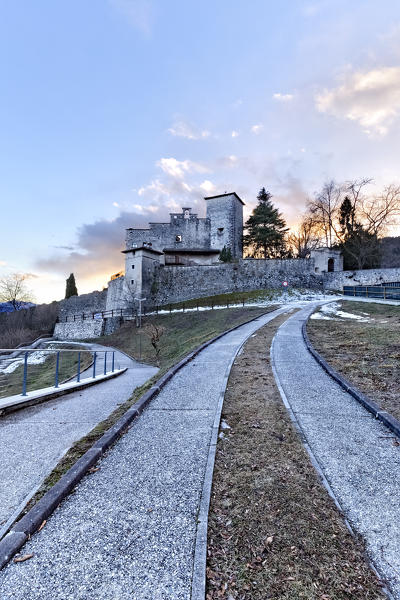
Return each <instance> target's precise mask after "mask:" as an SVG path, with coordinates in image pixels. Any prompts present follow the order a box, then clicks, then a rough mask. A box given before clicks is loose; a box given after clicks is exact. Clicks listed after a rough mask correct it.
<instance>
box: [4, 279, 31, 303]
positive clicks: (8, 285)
mask: <svg viewBox="0 0 400 600" xmlns="http://www.w3.org/2000/svg"><path fill="white" fill-rule="evenodd" d="M27 279H29V275H25V274H23V273H13V274H12V275H8V276H7V277H3V278H2V279H0V302H9V303H10V304H11V306H12V307H13V309H14V310H19V309H20V308H21V307H22V305H23V304H24V302H32V301H33V293H32V292H31V290H29V289H28V287H27V285H26V281H27Z"/></svg>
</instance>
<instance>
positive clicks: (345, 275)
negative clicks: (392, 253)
mask: <svg viewBox="0 0 400 600" xmlns="http://www.w3.org/2000/svg"><path fill="white" fill-rule="evenodd" d="M322 276H323V280H324V287H325V288H326V289H327V290H341V289H342V288H343V286H344V285H380V284H381V283H390V282H395V281H400V267H395V268H392V269H363V270H362V271H338V272H333V273H323V274H322Z"/></svg>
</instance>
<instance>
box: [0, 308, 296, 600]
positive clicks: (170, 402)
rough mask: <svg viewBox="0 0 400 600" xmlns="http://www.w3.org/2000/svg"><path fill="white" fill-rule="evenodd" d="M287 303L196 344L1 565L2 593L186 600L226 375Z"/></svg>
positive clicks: (76, 599)
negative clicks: (92, 468)
mask: <svg viewBox="0 0 400 600" xmlns="http://www.w3.org/2000/svg"><path fill="white" fill-rule="evenodd" d="M284 310H287V308H286V309H280V310H278V311H274V312H273V313H270V314H268V315H265V316H263V317H260V318H258V319H257V320H256V321H254V322H252V323H250V324H247V325H243V326H242V327H240V328H239V329H237V330H236V331H234V332H232V333H230V334H227V335H226V336H224V337H222V338H221V339H220V340H218V341H217V342H215V343H214V344H212V345H210V346H209V347H208V348H207V349H205V350H203V351H202V352H201V353H200V354H199V355H198V356H197V357H196V358H195V359H194V360H193V361H191V362H190V363H188V365H186V366H185V367H183V368H182V369H181V370H180V371H179V372H178V373H177V374H176V375H175V376H174V377H173V378H172V380H171V381H170V382H169V383H168V384H167V385H166V386H165V387H164V388H163V389H162V390H161V392H160V394H159V395H158V396H157V398H155V400H153V401H152V402H151V404H150V406H149V408H148V409H146V410H145V411H144V413H143V414H142V415H141V416H140V418H139V419H137V420H136V421H135V422H134V423H133V425H132V427H131V428H130V430H129V431H128V432H127V433H126V434H125V435H124V436H123V437H122V438H121V439H120V440H119V441H118V442H117V444H116V445H115V446H114V447H113V448H112V449H111V450H110V452H109V454H108V455H107V456H106V457H105V458H104V459H103V460H102V461H101V462H100V463H99V466H100V469H99V471H97V472H95V473H93V474H92V475H90V476H88V477H86V478H85V479H84V480H83V481H82V482H81V483H80V484H79V485H78V486H77V488H76V490H75V492H74V493H73V494H71V495H70V496H69V497H68V498H67V499H66V500H65V502H64V503H63V504H62V505H61V506H60V508H59V509H58V510H57V511H56V512H55V513H54V514H53V516H52V517H51V518H50V519H49V520H48V522H47V524H46V526H45V527H44V529H43V530H42V531H41V532H39V533H38V534H36V535H35V536H34V537H33V538H32V540H31V541H30V542H28V543H27V544H26V545H25V547H24V548H23V550H22V552H23V553H28V552H29V553H31V552H33V553H34V558H32V559H31V560H29V561H26V562H24V563H19V564H10V565H9V566H8V567H6V568H5V569H4V570H3V571H2V572H1V573H0V598H1V599H2V600H6V599H8V598H10V599H11V598H12V599H13V600H27V599H28V598H29V600H46V599H49V600H50V599H51V600H61V599H62V600H68V599H71V600H72V599H73V600H89V599H90V600H128V599H129V600H145V599H146V600H189V598H190V597H191V580H192V571H193V555H194V547H195V539H196V531H197V516H198V510H199V503H200V497H201V491H202V487H203V482H204V475H205V468H206V463H207V457H208V452H209V443H210V438H211V432H212V426H213V421H214V416H215V412H216V408H217V405H218V400H219V398H220V394H221V391H222V390H223V389H224V376H225V371H226V369H227V368H228V366H229V364H230V362H231V360H232V357H233V356H234V355H235V353H236V351H237V350H238V348H239V347H240V345H241V344H242V343H243V341H244V340H245V339H246V338H247V337H248V336H249V335H251V334H252V333H253V332H254V331H256V330H257V329H258V328H259V327H261V326H262V325H264V324H265V323H267V322H268V321H270V320H272V319H273V318H274V317H275V316H277V314H280V313H281V312H283V311H284Z"/></svg>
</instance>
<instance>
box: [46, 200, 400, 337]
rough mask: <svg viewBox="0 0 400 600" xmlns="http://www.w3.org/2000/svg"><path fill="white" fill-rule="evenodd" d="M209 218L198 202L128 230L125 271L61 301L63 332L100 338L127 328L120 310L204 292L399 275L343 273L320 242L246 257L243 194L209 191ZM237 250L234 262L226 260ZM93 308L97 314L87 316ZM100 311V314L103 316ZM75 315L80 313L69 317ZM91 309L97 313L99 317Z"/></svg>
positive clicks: (336, 286) (321, 285) (320, 285)
mask: <svg viewBox="0 0 400 600" xmlns="http://www.w3.org/2000/svg"><path fill="white" fill-rule="evenodd" d="M204 201H205V203H206V216H205V218H199V217H198V215H197V214H194V213H192V210H191V208H188V207H183V208H182V211H181V212H180V213H171V214H170V220H169V222H168V223H149V226H148V228H141V229H137V228H129V229H127V230H126V247H125V249H124V250H123V251H122V252H123V254H124V255H125V272H124V273H123V272H122V273H117V274H116V275H115V276H113V277H112V278H111V281H109V283H108V288H107V289H105V290H103V291H102V292H92V293H91V294H84V295H82V296H73V297H72V298H69V299H68V300H63V301H62V302H61V308H60V320H61V322H60V323H58V324H57V329H56V335H58V336H59V337H65V338H68V337H77V338H79V337H80V338H84V337H95V336H96V335H101V334H102V333H110V332H111V331H112V330H113V329H115V328H116V327H118V326H119V324H120V320H119V319H118V317H116V316H114V315H116V314H118V311H119V312H120V311H121V309H125V308H134V309H136V308H138V306H139V301H138V299H141V300H142V302H141V304H142V307H143V305H144V307H145V308H146V309H150V308H152V307H155V306H162V305H167V304H169V303H176V302H182V301H185V300H190V299H192V298H200V297H202V296H213V295H216V294H223V293H229V292H241V291H249V290H257V289H265V288H275V289H282V286H283V282H287V283H288V286H289V289H290V288H308V289H316V290H321V291H322V290H324V289H327V290H341V289H342V287H343V285H354V284H362V285H366V284H367V285H373V284H377V283H378V284H379V283H381V282H383V281H398V280H399V279H400V269H371V270H365V271H345V272H344V271H343V260H342V257H341V255H340V252H338V251H335V250H332V249H330V248H319V249H318V250H315V251H313V252H312V253H311V257H310V258H309V259H285V260H283V259H282V260H281V259H274V260H268V259H252V258H243V249H242V234H243V206H244V202H243V201H242V200H241V199H240V198H239V196H238V195H237V194H236V193H229V194H226V193H225V194H221V195H218V196H208V197H206V198H205V199H204ZM224 247H225V248H227V249H228V248H229V249H230V250H231V253H232V258H233V260H232V262H230V263H222V262H221V261H220V260H219V256H220V252H221V250H222V249H223V248H224ZM84 314H89V318H83V317H82V318H79V315H81V316H82V315H84ZM99 314H100V317H99V316H98V315H99ZM68 315H71V316H72V315H78V319H75V317H74V318H73V320H72V319H68V322H66V323H65V322H63V321H65V317H66V316H68ZM90 315H96V317H97V320H96V318H95V319H92V318H90Z"/></svg>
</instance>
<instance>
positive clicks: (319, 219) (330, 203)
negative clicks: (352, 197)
mask: <svg viewBox="0 0 400 600" xmlns="http://www.w3.org/2000/svg"><path fill="white" fill-rule="evenodd" d="M341 200H342V186H340V185H338V184H336V183H335V181H333V180H332V181H329V182H327V183H325V184H324V186H323V188H322V190H321V192H318V193H317V194H316V195H315V197H314V198H313V199H311V200H309V201H308V207H307V208H308V212H309V214H310V215H311V216H312V217H313V222H314V224H315V226H316V227H318V229H319V231H320V233H321V236H322V237H323V239H324V241H325V244H326V246H328V247H329V248H330V247H332V245H333V244H334V243H335V242H336V241H337V237H338V235H337V233H338V228H337V216H338V210H339V207H340V204H341Z"/></svg>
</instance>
